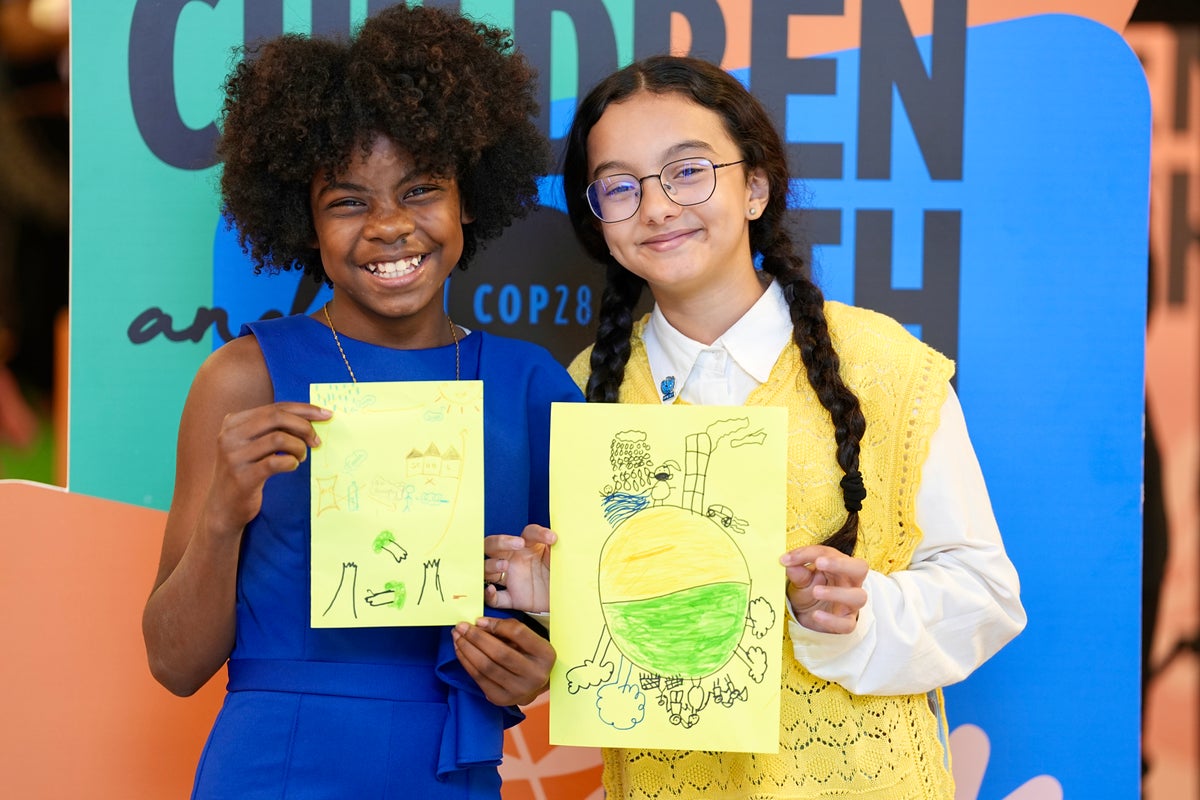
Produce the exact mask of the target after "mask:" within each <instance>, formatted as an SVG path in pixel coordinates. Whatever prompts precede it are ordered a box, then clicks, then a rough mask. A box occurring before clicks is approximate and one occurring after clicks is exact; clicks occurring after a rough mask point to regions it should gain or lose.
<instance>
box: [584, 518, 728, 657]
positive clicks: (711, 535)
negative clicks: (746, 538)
mask: <svg viewBox="0 0 1200 800" xmlns="http://www.w3.org/2000/svg"><path fill="white" fill-rule="evenodd" d="M599 586H600V606H601V608H602V610H603V612H604V620H605V623H606V624H607V625H608V632H609V635H611V636H612V639H613V642H615V643H616V645H617V647H618V648H619V649H620V650H621V652H622V653H623V654H624V655H625V657H626V658H628V659H629V660H630V661H632V662H634V663H635V664H637V665H638V666H640V667H642V668H643V669H646V670H650V671H653V672H656V673H658V674H660V675H670V676H678V677H681V678H703V677H705V676H707V675H711V674H713V673H714V672H716V671H717V670H719V669H720V668H721V667H722V666H724V664H725V663H726V662H727V661H728V660H729V658H730V657H731V656H732V655H733V652H734V649H735V648H736V647H737V646H738V642H739V641H740V640H741V637H742V631H743V630H744V628H745V622H746V607H747V603H748V601H749V597H750V573H749V569H748V567H747V566H746V561H745V558H744V557H743V556H742V553H741V551H740V550H739V549H738V547H737V545H735V544H734V542H733V540H732V539H731V538H730V537H729V535H728V534H727V533H725V531H723V530H722V529H721V528H720V527H719V526H717V525H715V524H714V523H713V522H712V520H710V519H708V518H707V517H705V516H703V515H701V514H696V513H693V512H692V511H689V510H687V509H686V508H679V507H677V506H657V507H651V508H648V509H646V510H644V511H641V512H639V513H638V514H635V515H634V516H632V517H630V518H629V519H627V520H626V521H625V522H623V523H621V525H619V526H618V527H617V529H616V530H614V531H613V532H612V535H611V536H609V538H608V540H607V541H606V542H605V543H604V547H603V549H602V550H601V552H600V575H599Z"/></svg>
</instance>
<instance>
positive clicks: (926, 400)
mask: <svg viewBox="0 0 1200 800" xmlns="http://www.w3.org/2000/svg"><path fill="white" fill-rule="evenodd" d="M825 315H826V319H827V320H828V323H829V330H830V336H831V338H832V340H833V344H834V347H835V349H836V350H837V352H838V355H839V357H840V359H841V370H840V371H841V375H842V379H843V380H844V381H845V382H846V384H847V385H848V386H849V387H850V388H851V389H852V390H853V391H854V393H855V394H856V395H857V396H858V398H859V402H860V403H861V404H862V409H863V414H864V416H865V417H866V420H867V428H866V434H865V436H864V439H863V442H862V453H861V457H860V469H861V472H862V474H863V480H864V483H865V485H866V488H867V498H866V500H865V501H864V503H863V508H862V511H861V512H860V513H859V525H860V527H859V535H858V546H857V548H856V551H855V555H857V556H859V557H861V558H864V559H866V560H867V562H868V563H869V564H870V565H871V568H872V569H874V570H876V571H878V572H882V573H890V572H893V571H895V570H898V569H903V568H905V567H907V566H908V564H909V562H910V561H911V559H912V554H913V550H914V549H915V548H916V546H917V544H918V543H919V542H920V539H921V532H920V530H919V529H918V527H917V524H916V514H915V505H916V493H917V488H918V486H919V483H920V472H921V464H922V463H923V462H924V460H925V457H926V456H927V454H928V450H929V440H930V437H931V436H932V435H933V432H934V430H935V429H936V428H937V424H938V411H939V409H940V408H941V405H942V403H943V402H944V401H945V399H946V386H947V381H948V380H949V378H950V376H951V375H952V374H953V371H954V367H953V364H952V363H951V362H950V361H949V360H948V359H946V358H945V357H944V356H942V355H940V354H939V353H937V352H936V351H934V350H933V349H931V348H929V347H928V346H926V345H924V344H922V343H921V342H920V341H918V340H917V339H915V338H914V337H913V336H911V335H910V334H909V333H908V332H907V331H905V330H904V328H903V327H902V326H900V325H899V324H898V323H896V322H895V321H894V320H892V319H890V318H889V317H885V316H883V315H881V314H876V313H874V312H871V311H867V310H865V309H860V308H855V307H853V306H846V305H843V304H840V303H834V302H828V303H826V304H825ZM645 324H646V319H645V318H644V319H642V320H641V321H639V322H638V323H637V324H636V325H635V326H634V331H633V337H632V341H631V355H630V359H629V364H628V366H627V367H626V371H625V379H624V381H623V383H622V385H621V390H620V402H622V403H656V402H658V394H657V392H656V390H655V386H654V380H653V377H652V376H651V373H650V366H649V362H648V360H647V357H646V350H645V346H644V345H643V343H642V338H641V336H642V331H643V330H644V328H645ZM589 358H590V350H589V351H585V352H584V353H581V354H580V355H579V356H578V357H577V358H576V359H575V361H574V362H573V363H572V364H571V367H570V372H571V375H572V377H573V378H574V379H575V381H576V383H579V384H580V385H581V386H582V385H584V384H586V382H587V378H588V373H589V368H588V360H589ZM746 405H765V406H785V407H787V409H788V497H787V503H788V517H787V519H788V531H787V545H788V548H789V549H791V548H795V547H800V546H803V545H808V544H815V543H819V542H820V541H822V540H823V539H825V537H827V536H828V535H829V534H830V533H832V532H833V531H835V530H837V529H838V527H839V526H840V525H841V523H842V521H843V520H845V517H846V509H845V505H844V503H843V500H842V493H841V488H840V487H839V485H838V482H839V480H840V479H841V477H842V475H843V473H842V471H841V469H840V468H839V467H838V465H837V461H836V458H835V454H834V438H833V424H832V422H831V420H830V419H829V413H828V412H827V411H826V410H825V409H824V408H822V407H821V404H820V402H819V401H818V400H817V398H816V395H815V393H814V392H813V391H812V388H811V387H810V386H809V384H808V380H807V378H806V377H805V375H804V369H803V364H802V363H801V360H800V353H799V351H798V350H797V349H796V348H795V347H787V348H785V349H784V352H783V353H782V354H781V356H780V358H779V360H778V362H777V363H776V364H775V366H774V368H773V369H772V372H771V376H770V378H769V379H768V380H767V382H766V383H764V384H763V385H762V386H760V387H758V388H757V389H756V390H754V391H753V392H752V393H751V394H750V396H749V398H748V399H747V401H746ZM782 627H783V630H784V633H783V636H782V641H781V646H782V650H783V662H782V663H783V670H782V672H783V674H782V681H783V695H782V707H781V714H780V730H779V741H780V749H779V752H778V753H777V754H755V753H716V752H706V751H678V750H641V751H637V750H624V749H605V750H604V786H605V790H606V791H607V796H608V797H609V798H628V799H629V800H642V799H643V798H727V799H728V800H768V799H770V800H774V799H776V798H863V799H864V800H885V799H886V800H908V799H910V798H911V799H912V800H917V799H918V798H919V799H920V800H934V799H937V800H949V799H950V798H953V796H954V785H953V781H952V779H951V776H950V773H949V771H948V769H947V768H946V762H947V757H946V754H945V752H944V750H943V748H942V745H941V742H940V741H939V738H938V734H939V720H938V718H937V716H935V714H934V713H933V712H932V711H931V709H930V704H929V699H928V698H927V697H926V696H925V695H912V696H905V697H870V696H859V695H854V694H851V693H850V692H848V691H846V690H845V689H843V688H842V687H841V686H839V685H837V684H834V683H830V682H828V681H824V680H821V679H820V678H817V677H816V676H814V675H812V674H811V673H810V672H809V671H808V670H806V669H805V668H804V667H803V666H802V665H801V664H800V663H798V662H797V661H796V658H795V655H794V651H793V648H792V642H791V638H790V636H789V635H788V632H787V626H782ZM940 700H941V698H940V697H939V703H940ZM940 725H941V732H942V733H943V734H945V733H946V731H945V728H944V721H943V722H942V723H940Z"/></svg>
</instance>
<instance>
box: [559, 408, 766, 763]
mask: <svg viewBox="0 0 1200 800" xmlns="http://www.w3.org/2000/svg"><path fill="white" fill-rule="evenodd" d="M786 435H787V410H786V409H784V408H764V407H717V406H683V405H673V406H652V405H617V404H576V403H556V404H555V405H554V407H553V410H552V414H551V444H550V476H551V477H550V516H551V525H552V527H553V528H554V530H555V531H556V532H557V533H558V537H559V538H558V542H557V543H556V544H555V545H554V548H553V549H552V550H551V559H552V563H551V569H550V610H551V616H552V620H553V624H552V625H551V626H550V631H551V641H552V643H553V644H554V648H555V650H556V651H557V653H558V660H557V662H556V663H555V665H554V670H553V672H552V673H551V678H550V742H551V743H552V744H556V745H557V744H565V745H579V746H590V747H627V748H668V749H694V750H725V751H741V752H762V753H768V752H769V753H773V752H776V751H777V750H778V747H779V697H780V657H781V653H782V638H783V626H784V624H785V619H786V614H787V610H786V607H785V606H784V603H785V598H784V591H783V586H784V572H783V567H782V566H781V565H780V564H779V557H780V556H781V555H782V554H783V552H784V550H785V548H786V536H785V516H786V457H787V456H786V453H787V451H786Z"/></svg>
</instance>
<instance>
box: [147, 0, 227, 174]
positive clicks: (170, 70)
mask: <svg viewBox="0 0 1200 800" xmlns="http://www.w3.org/2000/svg"><path fill="white" fill-rule="evenodd" d="M191 2H202V3H206V4H208V5H209V6H210V7H213V8H215V7H216V5H217V3H219V2H220V0H138V2H137V4H136V5H135V6H134V7H133V19H132V22H131V23H130V28H129V99H130V101H131V102H132V105H133V118H134V121H135V122H136V123H137V127H138V132H139V133H141V135H142V141H144V142H145V143H146V146H147V147H148V148H150V151H151V152H152V153H154V155H155V156H157V157H158V158H159V159H161V160H162V161H164V162H165V163H167V164H170V165H171V166H173V167H179V168H180V169H189V170H190V169H196V170H199V169H206V168H208V167H211V166H212V165H213V164H215V163H217V157H216V148H215V144H216V141H217V136H218V132H217V126H216V124H214V123H212V122H210V123H208V124H207V125H205V126H204V127H203V128H200V129H196V128H190V127H188V125H187V123H186V122H184V121H183V117H182V116H181V115H180V114H179V103H178V100H177V98H176V96H175V34H176V27H177V25H178V22H179V15H180V13H181V12H182V11H183V7H184V6H186V5H187V4H188V3H191ZM247 5H251V3H250V2H247Z"/></svg>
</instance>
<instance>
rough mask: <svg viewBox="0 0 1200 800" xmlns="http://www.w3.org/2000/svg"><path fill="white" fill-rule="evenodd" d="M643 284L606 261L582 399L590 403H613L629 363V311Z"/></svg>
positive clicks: (617, 265)
mask: <svg viewBox="0 0 1200 800" xmlns="http://www.w3.org/2000/svg"><path fill="white" fill-rule="evenodd" d="M645 285H646V282H645V281H644V280H642V279H641V278H639V277H638V276H637V275H634V274H633V273H632V272H630V271H629V270H627V269H625V268H624V267H622V266H621V265H620V264H618V263H617V262H616V261H612V260H610V261H609V263H608V267H607V275H606V280H605V283H604V294H603V295H602V296H601V298H600V312H599V314H598V315H597V323H596V343H595V346H594V347H593V348H592V360H591V367H592V374H591V375H590V376H589V377H588V383H587V389H586V391H585V392H584V395H585V396H586V397H587V400H588V402H591V403H615V402H617V396H618V394H619V392H620V389H621V381H622V380H624V378H625V365H626V364H627V363H629V353H630V347H629V337H630V334H631V333H632V331H633V309H634V307H635V306H637V303H638V300H640V299H641V297H642V289H643V288H644V287H645Z"/></svg>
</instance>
